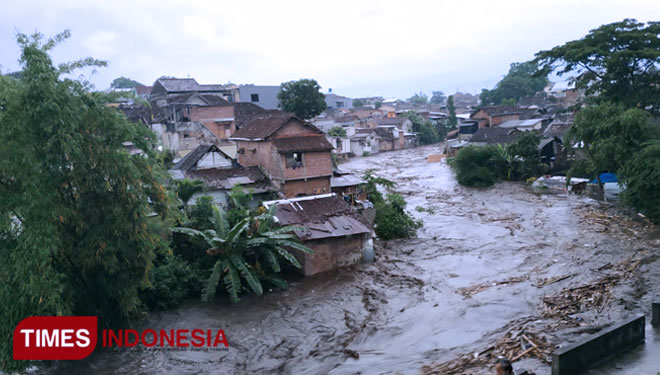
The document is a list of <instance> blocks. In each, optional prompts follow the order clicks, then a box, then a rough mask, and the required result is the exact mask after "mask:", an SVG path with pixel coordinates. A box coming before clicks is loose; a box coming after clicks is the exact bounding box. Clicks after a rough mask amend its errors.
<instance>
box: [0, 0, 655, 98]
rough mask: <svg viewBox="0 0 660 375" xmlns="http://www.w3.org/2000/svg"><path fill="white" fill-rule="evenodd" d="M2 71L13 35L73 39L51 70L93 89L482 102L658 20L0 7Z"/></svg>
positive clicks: (312, 9) (412, 9) (251, 8)
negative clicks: (625, 22) (185, 87)
mask: <svg viewBox="0 0 660 375" xmlns="http://www.w3.org/2000/svg"><path fill="white" fill-rule="evenodd" d="M0 8H1V10H0V70H1V71H2V72H7V71H13V70H17V69H19V65H18V62H17V60H18V57H19V56H18V54H19V51H18V48H17V46H16V41H15V36H16V33H17V32H23V33H32V32H34V31H35V30H38V31H40V32H42V33H43V34H45V35H46V36H52V35H54V34H55V33H57V32H61V31H62V30H64V29H69V30H71V33H72V37H71V39H69V40H68V41H67V42H65V43H64V44H63V45H61V46H59V47H57V48H56V49H55V50H54V52H53V57H54V59H55V61H56V62H63V61H69V60H72V59H77V58H80V57H86V56H92V57H96V58H100V59H105V60H108V61H109V65H108V67H107V68H102V69H99V70H98V71H97V72H96V73H93V74H92V73H91V72H85V75H86V77H87V78H90V79H91V81H92V82H93V83H94V84H95V85H96V87H97V88H98V89H105V88H107V87H108V86H109V85H110V82H111V81H112V79H113V78H115V77H118V76H122V75H123V76H127V77H130V78H133V79H136V80H138V81H140V82H142V83H145V84H151V83H152V82H153V81H154V80H155V79H156V78H158V77H160V76H162V75H168V76H176V77H193V78H196V79H197V81H198V82H200V83H227V82H233V83H255V84H266V85H273V84H279V83H281V82H284V81H289V80H294V79H299V78H314V79H316V80H317V81H319V83H320V84H321V86H322V87H323V91H324V92H326V91H327V89H328V88H332V89H333V91H334V92H336V93H338V94H343V95H347V96H352V97H359V96H374V95H380V96H385V97H399V98H406V97H409V96H410V95H412V94H413V93H414V92H418V91H420V90H421V91H423V92H425V93H427V94H430V93H431V91H432V90H442V91H444V92H445V93H453V92H455V91H457V90H459V91H463V92H471V93H478V92H480V91H481V89H482V88H492V86H493V85H494V84H495V83H496V82H497V81H498V80H499V79H500V78H501V77H502V76H503V75H504V74H506V72H507V70H508V67H509V64H510V63H511V62H519V61H526V60H529V59H531V58H532V57H533V55H534V53H535V52H537V51H539V50H542V49H548V48H551V47H553V46H555V45H558V44H562V43H564V42H566V41H569V40H574V39H578V38H580V37H582V36H583V35H585V34H586V33H587V32H588V31H589V30H591V29H593V28H596V27H598V26H599V25H601V24H604V23H610V22H614V21H618V20H621V19H623V18H637V19H638V20H641V21H649V20H660V1H658V0H625V1H609V0H597V1H580V0H566V1H565V0H553V1H538V0H524V1H508V0H500V1H493V0H487V1H474V0H453V1H444V0H428V1H416V0H398V1H387V0H385V1H384V0H381V1H368V2H367V1H364V2H363V1H359V0H351V1H343V0H334V1H323V2H322V1H313V0H303V1H284V0H265V1H255V0H252V1H248V0H245V1H222V0H215V1H203V0H195V1H168V0H158V1H139V0H132V1H124V0H113V1H107V0H105V1H84V0H58V1H30V0H9V1H7V0H3V1H2V4H0Z"/></svg>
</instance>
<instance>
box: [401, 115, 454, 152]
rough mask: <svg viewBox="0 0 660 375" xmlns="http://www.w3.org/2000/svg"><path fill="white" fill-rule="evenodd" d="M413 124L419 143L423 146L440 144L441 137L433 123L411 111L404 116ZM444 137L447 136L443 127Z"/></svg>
mask: <svg viewBox="0 0 660 375" xmlns="http://www.w3.org/2000/svg"><path fill="white" fill-rule="evenodd" d="M402 116H403V117H406V118H408V119H409V120H410V122H412V125H413V129H412V130H413V132H415V133H417V134H418V135H419V143H420V144H422V145H430V144H433V143H438V142H440V135H439V134H438V130H437V129H436V128H435V127H434V126H433V124H431V122H430V121H429V120H427V119H425V118H423V117H422V116H420V115H418V114H417V113H416V112H413V111H409V112H406V113H404V114H403V115H402ZM442 130H443V136H444V134H446V132H444V126H442Z"/></svg>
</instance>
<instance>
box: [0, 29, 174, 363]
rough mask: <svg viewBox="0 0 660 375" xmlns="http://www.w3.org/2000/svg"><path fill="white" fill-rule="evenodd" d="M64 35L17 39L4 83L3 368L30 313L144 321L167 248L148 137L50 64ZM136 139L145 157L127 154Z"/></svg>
mask: <svg viewBox="0 0 660 375" xmlns="http://www.w3.org/2000/svg"><path fill="white" fill-rule="evenodd" d="M68 37H69V32H68V31H66V32H64V33H62V34H59V35H57V36H55V37H54V38H52V39H44V37H43V36H42V35H41V34H33V35H31V36H27V35H24V34H18V37H17V39H18V44H19V46H20V50H21V56H20V63H21V68H22V73H23V74H22V77H21V79H20V80H17V79H13V78H9V77H4V76H3V77H0V124H1V126H0V143H1V144H2V147H1V148H0V170H2V172H1V174H2V176H1V177H0V196H2V199H0V248H1V249H2V255H1V256H0V281H1V282H2V284H3V287H2V288H0V318H1V319H0V320H1V321H2V324H1V325H0V336H1V337H3V339H2V340H0V367H1V368H2V369H3V370H4V371H14V370H21V369H24V368H26V367H28V366H30V365H31V364H30V363H29V362H25V361H13V360H12V354H11V353H12V346H11V342H12V340H11V336H12V333H13V330H14V328H15V327H16V325H17V324H18V322H19V321H20V320H22V319H23V318H25V317H28V316H34V315H96V316H98V317H99V322H100V324H101V325H102V326H103V327H105V326H125V325H126V324H130V323H131V322H133V321H135V320H136V319H137V318H138V317H140V316H142V312H143V305H142V302H141V301H140V298H139V291H140V289H141V288H147V287H149V274H148V270H149V269H150V268H151V266H152V260H153V259H154V257H155V256H156V253H157V251H158V250H160V249H161V248H162V247H163V246H165V244H164V243H163V239H162V238H161V237H159V236H157V235H156V234H155V233H153V232H152V231H151V230H150V225H149V220H150V219H151V218H149V216H150V215H151V214H152V213H155V214H157V215H158V216H160V217H161V218H163V219H165V218H167V217H168V215H169V199H168V194H167V192H166V190H165V189H164V187H163V186H162V184H161V183H160V181H162V177H163V175H162V173H163V171H162V169H161V168H160V166H159V165H157V164H156V162H155V160H156V158H155V155H154V153H153V147H154V146H155V144H154V139H153V134H152V133H151V132H150V131H149V130H148V129H147V128H145V127H143V126H139V125H136V124H133V123H130V122H129V121H127V120H126V118H125V117H124V116H123V115H121V114H120V113H119V112H118V111H116V110H114V109H112V108H109V107H108V106H106V104H107V100H106V97H105V96H104V95H103V94H100V93H94V92H91V91H90V90H89V87H90V85H89V84H88V83H87V82H81V81H77V80H72V79H69V78H67V75H68V74H69V73H71V72H73V71H74V70H75V69H77V68H82V67H94V66H105V65H106V63H105V62H103V61H98V60H94V59H91V58H86V59H83V60H79V61H74V62H71V63H66V64H61V65H59V66H57V67H56V66H54V65H53V62H52V60H51V57H50V56H49V53H50V52H51V50H52V49H53V48H54V47H55V46H56V45H58V44H59V43H61V42H62V41H64V40H65V39H67V38H68ZM125 141H131V142H133V143H134V144H135V145H136V146H137V147H139V148H140V149H142V150H143V151H144V152H145V153H146V155H147V157H142V156H131V155H130V154H129V153H127V152H125V151H124V149H123V147H122V142H125Z"/></svg>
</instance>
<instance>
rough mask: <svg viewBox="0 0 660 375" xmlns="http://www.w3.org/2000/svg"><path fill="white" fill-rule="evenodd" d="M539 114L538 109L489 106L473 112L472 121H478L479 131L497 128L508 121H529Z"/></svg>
mask: <svg viewBox="0 0 660 375" xmlns="http://www.w3.org/2000/svg"><path fill="white" fill-rule="evenodd" d="M538 114H539V109H538V108H518V107H503V106H487V107H481V108H479V109H478V110H476V111H474V112H472V114H470V119H471V120H476V121H478V122H479V129H483V128H491V127H495V126H498V125H500V124H502V123H504V122H507V121H512V120H527V119H530V118H533V117H534V116H537V115H538Z"/></svg>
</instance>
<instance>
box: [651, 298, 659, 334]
mask: <svg viewBox="0 0 660 375" xmlns="http://www.w3.org/2000/svg"><path fill="white" fill-rule="evenodd" d="M652 306H653V308H652V310H653V311H652V315H653V316H652V319H651V325H652V326H653V327H656V328H657V327H660V302H654V303H653V305H652Z"/></svg>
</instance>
